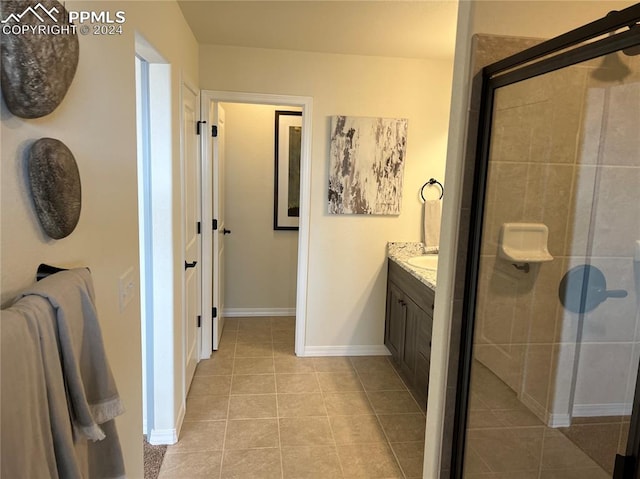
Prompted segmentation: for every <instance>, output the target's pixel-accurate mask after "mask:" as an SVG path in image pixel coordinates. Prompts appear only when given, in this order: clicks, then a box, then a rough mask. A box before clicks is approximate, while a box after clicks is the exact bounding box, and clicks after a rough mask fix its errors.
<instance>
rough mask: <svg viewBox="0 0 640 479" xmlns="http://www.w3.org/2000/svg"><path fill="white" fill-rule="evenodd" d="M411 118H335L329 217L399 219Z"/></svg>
mask: <svg viewBox="0 0 640 479" xmlns="http://www.w3.org/2000/svg"><path fill="white" fill-rule="evenodd" d="M407 126H408V122H407V120H406V119H389V118H360V117H349V116H334V117H332V118H331V146H330V152H329V156H330V158H329V213H331V214H357V215H398V214H400V206H401V200H402V178H403V172H404V161H405V152H406V146H407Z"/></svg>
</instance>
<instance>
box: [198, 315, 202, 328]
mask: <svg viewBox="0 0 640 479" xmlns="http://www.w3.org/2000/svg"><path fill="white" fill-rule="evenodd" d="M201 325H202V316H200V315H198V327H200V326H201Z"/></svg>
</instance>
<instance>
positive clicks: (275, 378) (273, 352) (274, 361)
mask: <svg viewBox="0 0 640 479" xmlns="http://www.w3.org/2000/svg"><path fill="white" fill-rule="evenodd" d="M269 323H270V324H271V319H269ZM271 326H272V327H271V359H272V361H273V385H274V387H275V390H276V424H277V426H278V453H279V455H280V478H281V479H284V459H283V458H282V435H281V434H280V401H278V378H277V376H276V360H275V351H274V350H273V325H271Z"/></svg>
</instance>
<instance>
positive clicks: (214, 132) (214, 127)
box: [211, 125, 218, 138]
mask: <svg viewBox="0 0 640 479" xmlns="http://www.w3.org/2000/svg"><path fill="white" fill-rule="evenodd" d="M211 136H212V137H214V138H218V125H211Z"/></svg>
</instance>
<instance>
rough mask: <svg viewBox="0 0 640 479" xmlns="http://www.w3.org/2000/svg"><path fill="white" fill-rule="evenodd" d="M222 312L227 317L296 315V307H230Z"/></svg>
mask: <svg viewBox="0 0 640 479" xmlns="http://www.w3.org/2000/svg"><path fill="white" fill-rule="evenodd" d="M222 314H223V315H224V316H225V317H226V318H244V317H265V316H295V315H296V308H228V309H225V310H224V311H223V312H222Z"/></svg>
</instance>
